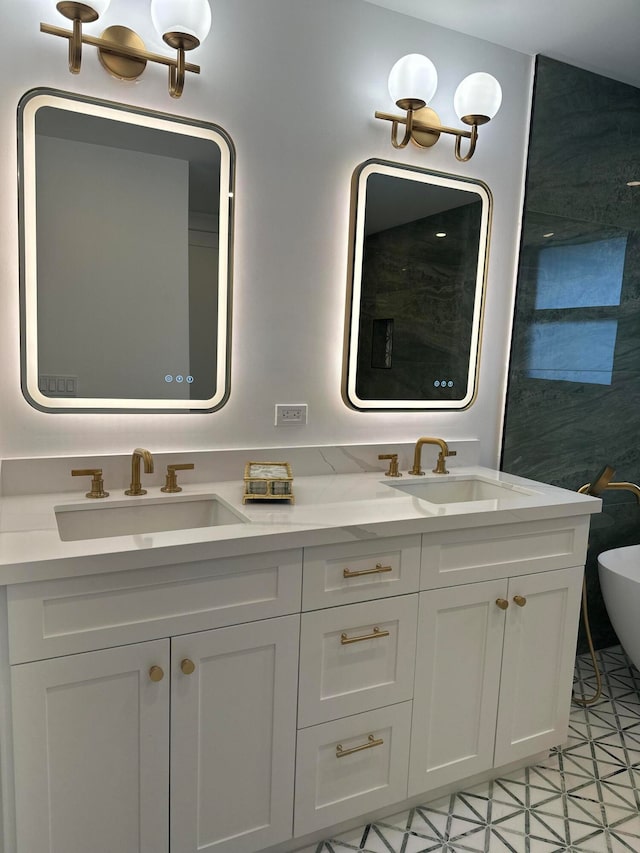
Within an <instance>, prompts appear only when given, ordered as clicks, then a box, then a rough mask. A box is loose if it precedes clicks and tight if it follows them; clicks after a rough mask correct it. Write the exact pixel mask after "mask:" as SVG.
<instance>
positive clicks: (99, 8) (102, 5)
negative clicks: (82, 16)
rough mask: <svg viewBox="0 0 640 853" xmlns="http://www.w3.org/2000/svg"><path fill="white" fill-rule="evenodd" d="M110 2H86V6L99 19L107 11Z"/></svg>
mask: <svg viewBox="0 0 640 853" xmlns="http://www.w3.org/2000/svg"><path fill="white" fill-rule="evenodd" d="M110 2H111V0H88V2H87V4H86V5H87V6H91V8H92V9H93V11H94V12H95V13H96V15H97V16H98V17H100V16H101V15H104V13H105V12H106V11H107V9H108V8H109V3H110Z"/></svg>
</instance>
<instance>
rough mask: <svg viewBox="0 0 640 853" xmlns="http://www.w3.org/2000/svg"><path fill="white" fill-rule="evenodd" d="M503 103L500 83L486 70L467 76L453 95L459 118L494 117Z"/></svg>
mask: <svg viewBox="0 0 640 853" xmlns="http://www.w3.org/2000/svg"><path fill="white" fill-rule="evenodd" d="M501 103H502V89H501V88H500V83H498V81H497V80H496V78H495V77H492V76H491V74H486V73H485V72H484V71H478V72H476V73H475V74H469V76H468V77H465V78H464V80H463V81H462V83H460V85H459V86H458V88H457V89H456V93H455V95H454V96H453V107H454V109H455V111H456V114H457V116H458V118H462V117H463V116H470V115H476V116H487V118H493V117H494V115H495V114H496V113H497V112H498V110H499V109H500V104H501Z"/></svg>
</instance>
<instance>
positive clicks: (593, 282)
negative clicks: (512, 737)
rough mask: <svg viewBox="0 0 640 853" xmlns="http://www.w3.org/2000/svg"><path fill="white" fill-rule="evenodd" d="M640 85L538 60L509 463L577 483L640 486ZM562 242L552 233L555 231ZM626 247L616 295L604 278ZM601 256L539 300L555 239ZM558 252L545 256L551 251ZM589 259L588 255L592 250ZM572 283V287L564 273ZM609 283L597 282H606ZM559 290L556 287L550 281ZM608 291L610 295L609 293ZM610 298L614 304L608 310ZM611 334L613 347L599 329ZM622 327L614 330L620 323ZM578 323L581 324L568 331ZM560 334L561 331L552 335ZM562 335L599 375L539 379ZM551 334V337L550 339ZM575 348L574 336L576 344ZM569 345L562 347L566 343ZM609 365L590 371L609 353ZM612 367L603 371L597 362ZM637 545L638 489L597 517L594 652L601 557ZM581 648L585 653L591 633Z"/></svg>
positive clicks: (614, 497) (563, 360) (603, 622)
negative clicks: (605, 477)
mask: <svg viewBox="0 0 640 853" xmlns="http://www.w3.org/2000/svg"><path fill="white" fill-rule="evenodd" d="M632 180H640V89H637V88H635V87H633V86H628V85H626V84H623V83H619V82H616V81H614V80H609V79H608V78H605V77H600V76H598V75H596V74H592V73H590V72H587V71H583V70H581V69H578V68H574V67H572V66H570V65H566V64H564V63H561V62H557V61H555V60H551V59H547V58H546V57H539V58H538V61H537V69H536V82H535V89H534V101H533V115H532V127H531V138H530V148H529V161H528V167H527V187H526V196H525V215H524V224H523V235H522V245H521V253H520V266H519V272H518V286H517V297H516V312H515V320H514V335H513V344H512V353H511V361H510V368H509V386H508V393H507V411H506V418H505V432H504V445H503V457H502V467H503V469H504V470H505V471H509V472H511V473H514V474H519V475H522V476H526V477H532V478H534V479H537V480H542V481H545V482H549V483H554V484H556V485H559V486H563V487H565V488H569V489H577V488H578V487H579V486H581V485H582V484H583V483H585V482H589V481H591V480H593V478H594V477H595V476H596V474H597V473H598V471H599V470H600V469H601V468H602V466H603V465H604V464H608V465H611V466H612V467H613V468H615V469H616V475H615V478H614V479H615V480H630V481H632V482H636V483H637V482H640V187H635V188H632V187H629V186H627V182H628V181H632ZM550 234H551V235H552V236H545V235H550ZM613 245H616V246H617V247H618V248H617V250H616V251H618V252H619V251H620V246H622V252H623V255H621V256H620V257H621V264H620V272H619V273H616V274H617V275H618V276H619V277H620V278H621V288H620V292H619V296H615V295H614V297H613V298H611V296H610V295H609V296H607V295H606V294H603V292H600V291H604V290H605V288H604V286H603V284H602V282H603V280H604V279H606V278H607V277H608V276H609V275H610V274H611V270H612V268H613V267H616V268H617V264H616V263H614V264H612V262H611V247H612V246H613ZM551 246H556V247H559V248H562V247H569V248H570V252H571V253H572V255H571V256H572V257H575V256H576V254H577V255H579V254H580V252H581V251H583V252H589V253H590V254H589V255H588V257H591V258H593V259H594V262H593V263H592V265H591V266H590V267H589V266H587V265H585V266H584V268H582V267H580V266H578V268H577V272H576V273H575V274H572V272H571V270H566V271H565V273H566V274H565V280H564V281H563V280H562V268H560V272H559V273H557V274H556V278H555V279H554V281H553V282H552V284H553V288H555V290H556V291H561V290H562V292H563V293H564V292H565V285H566V292H567V295H566V296H562V297H559V298H558V300H557V302H558V305H557V306H553V305H551V306H550V305H549V304H546V305H541V303H540V299H539V297H538V301H537V302H536V299H537V296H538V293H539V290H540V281H541V279H542V276H543V274H544V267H543V263H542V262H541V255H543V253H544V252H545V250H546V249H547V248H548V247H551ZM547 257H548V255H547ZM585 257H587V255H585ZM569 278H572V281H571V282H570V284H567V281H566V279H569ZM598 279H600V281H598ZM553 288H552V289H553ZM609 290H610V289H609ZM607 302H609V303H613V304H607ZM605 321H606V322H607V323H608V324H609V326H608V328H609V330H610V331H611V328H613V330H614V340H615V346H614V348H613V349H607V345H606V343H604V344H603V342H602V341H601V340H600V338H599V335H598V333H597V329H598V326H599V324H600V325H601V324H602V323H604V322H605ZM611 324H613V326H612V325H611ZM571 328H572V329H573V332H570V330H571ZM554 329H555V331H554ZM539 334H546V335H547V337H545V338H544V340H547V339H548V340H553V341H554V343H553V347H554V349H553V356H552V357H551V358H550V357H549V354H548V353H547V358H546V359H545V360H546V362H547V367H548V363H549V362H550V361H553V362H554V363H555V364H556V366H558V367H565V366H567V365H570V366H571V368H572V369H573V370H574V371H579V370H581V369H582V370H589V371H592V374H591V375H592V378H594V379H597V380H598V381H592V382H585V381H582V377H584V376H585V375H586V374H578V375H579V376H581V380H580V381H576V378H575V377H576V374H575V373H573V374H569V375H568V376H569V377H571V378H565V379H562V378H557V375H556V377H555V378H553V377H552V376H551V374H550V373H549V372H547V374H546V377H545V373H544V372H542V373H541V374H538V378H533V377H532V376H531V375H530V374H531V369H532V367H534V366H535V365H534V364H533V363H532V359H533V355H532V353H533V352H534V349H533V348H534V338H535V336H536V335H539ZM550 334H551V335H552V338H549V335H550ZM570 338H571V339H572V341H573V343H572V344H570V343H569V339H570ZM564 340H566V345H565V346H563V341H564ZM607 360H608V361H609V362H610V371H609V375H608V374H607V370H606V369H605V370H601V371H594V370H593V368H594V365H596V364H599V362H600V361H602V362H607ZM600 366H602V365H600ZM639 542H640V507H639V506H638V505H637V503H636V502H635V500H634V498H633V497H632V496H631V495H630V494H625V493H621V492H608V493H605V495H604V506H603V513H602V515H600V516H594V517H593V520H592V524H591V535H590V546H589V556H588V562H587V590H588V600H589V611H590V618H591V627H592V631H593V635H594V641H595V644H596V647H598V648H603V647H605V646H608V645H611V644H613V643H615V642H616V639H617V638H616V637H615V633H614V631H613V628H612V626H611V624H610V622H609V620H608V617H607V614H606V611H605V608H604V603H603V601H602V596H601V594H600V586H599V582H598V574H597V555H598V554H599V553H600V552H601V551H604V550H606V549H608V548H613V547H618V546H620V545H627V544H635V543H639ZM579 649H580V651H583V650H584V649H585V638H584V634H582V636H581V638H580V643H579Z"/></svg>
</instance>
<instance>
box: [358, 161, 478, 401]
mask: <svg viewBox="0 0 640 853" xmlns="http://www.w3.org/2000/svg"><path fill="white" fill-rule="evenodd" d="M490 223H491V194H490V192H489V189H488V187H487V186H486V185H485V184H484V183H482V182H481V181H476V180H470V179H466V178H459V177H456V176H453V175H445V174H442V173H439V172H430V171H427V170H425V169H418V168H412V167H409V166H400V165H398V164H395V163H388V162H385V161H379V160H369V161H367V162H366V163H362V164H361V165H360V166H359V167H358V168H357V169H356V171H355V173H354V176H353V182H352V202H351V244H350V246H351V248H350V288H349V294H348V310H347V328H346V344H345V371H344V383H343V397H344V398H345V402H347V404H348V405H349V406H351V407H352V408H355V409H360V410H378V409H397V410H412V409H417V410H420V409H464V408H467V407H468V406H470V405H471V403H472V402H473V400H474V398H475V395H476V383H477V373H478V357H479V349H480V336H481V330H482V310H483V303H484V289H485V278H486V265H487V255H488V246H489V230H490Z"/></svg>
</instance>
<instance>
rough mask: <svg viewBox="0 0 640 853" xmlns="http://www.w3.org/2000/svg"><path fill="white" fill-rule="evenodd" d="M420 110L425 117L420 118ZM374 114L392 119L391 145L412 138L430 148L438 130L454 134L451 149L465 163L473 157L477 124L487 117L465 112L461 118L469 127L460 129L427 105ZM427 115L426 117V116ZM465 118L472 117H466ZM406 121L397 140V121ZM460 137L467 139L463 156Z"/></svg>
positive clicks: (398, 123) (376, 116) (438, 135)
mask: <svg viewBox="0 0 640 853" xmlns="http://www.w3.org/2000/svg"><path fill="white" fill-rule="evenodd" d="M421 114H422V115H423V116H424V117H425V118H422V117H421ZM375 118H379V119H382V120H383V121H390V122H391V144H392V145H393V147H394V148H406V146H407V145H408V144H409V142H413V143H414V145H417V146H418V147H419V148H430V147H431V146H432V145H435V143H436V142H437V141H438V139H439V138H440V134H441V133H448V134H450V135H452V136H455V137H456V142H455V149H454V153H455V155H456V160H459V161H460V162H461V163H466V162H467V160H470V159H471V158H472V157H473V154H474V152H475V150H476V142H477V141H478V125H479V124H485V123H486V122H488V121H489V118H488V117H487V116H465V117H464V118H463V119H462V121H464V122H465V123H466V124H470V125H471V129H470V130H462V129H461V128H457V127H447V126H446V125H443V124H441V123H440V119H439V118H438V114H437V113H436V112H435V110H432V109H431V108H430V107H423V108H422V109H419V110H415V111H414V110H407V114H406V116H396V115H392V114H391V113H382V112H378V111H376V113H375ZM427 118H428V121H427V120H425V119H427ZM467 119H471V120H470V121H467ZM401 124H403V125H405V126H406V131H405V134H404V136H403V138H402V140H401V141H398V125H401ZM463 139H468V140H469V150H468V151H467V153H466V154H465V155H464V156H463V154H462V150H461V143H462V140H463Z"/></svg>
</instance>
